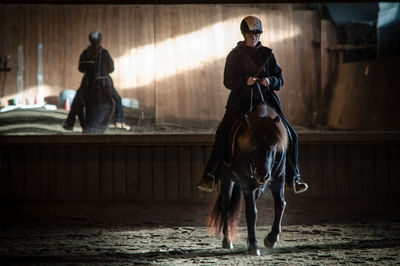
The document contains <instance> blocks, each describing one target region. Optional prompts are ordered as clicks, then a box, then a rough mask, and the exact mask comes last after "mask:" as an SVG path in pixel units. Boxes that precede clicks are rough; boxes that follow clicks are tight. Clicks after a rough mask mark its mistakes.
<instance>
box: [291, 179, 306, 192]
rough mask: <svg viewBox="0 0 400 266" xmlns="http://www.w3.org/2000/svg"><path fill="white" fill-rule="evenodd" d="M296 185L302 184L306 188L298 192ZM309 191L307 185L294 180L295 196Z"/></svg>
mask: <svg viewBox="0 0 400 266" xmlns="http://www.w3.org/2000/svg"><path fill="white" fill-rule="evenodd" d="M296 183H299V184H302V185H304V187H303V188H302V189H299V190H297V187H296ZM307 190H308V185H307V183H305V182H301V181H300V180H296V179H294V180H293V192H294V194H300V193H303V192H306V191H307Z"/></svg>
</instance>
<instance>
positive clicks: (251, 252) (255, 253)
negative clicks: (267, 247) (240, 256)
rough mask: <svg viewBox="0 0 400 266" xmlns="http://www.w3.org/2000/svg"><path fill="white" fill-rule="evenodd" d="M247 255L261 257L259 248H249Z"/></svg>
mask: <svg viewBox="0 0 400 266" xmlns="http://www.w3.org/2000/svg"><path fill="white" fill-rule="evenodd" d="M247 253H248V254H249V255H252V256H260V255H261V253H260V249H259V248H249V251H248V252H247Z"/></svg>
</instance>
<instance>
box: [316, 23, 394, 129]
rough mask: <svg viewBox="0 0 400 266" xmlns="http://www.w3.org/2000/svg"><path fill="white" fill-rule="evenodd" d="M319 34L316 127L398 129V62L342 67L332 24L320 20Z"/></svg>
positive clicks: (341, 53)
mask: <svg viewBox="0 0 400 266" xmlns="http://www.w3.org/2000/svg"><path fill="white" fill-rule="evenodd" d="M321 33H322V36H321V47H322V49H321V66H322V68H321V71H322V83H321V106H320V111H319V114H320V115H321V117H320V121H319V123H320V124H321V125H325V126H328V127H331V128H342V129H362V130H365V129H387V130H391V129H392V130H393V129H395V130H397V129H399V128H400V119H398V118H397V114H398V111H397V105H398V99H399V98H400V91H399V90H398V87H399V86H398V82H397V78H396V77H397V75H398V70H397V69H398V66H399V63H400V58H399V57H395V58H385V59H382V58H377V59H375V60H363V61H359V62H349V63H343V52H342V50H340V49H337V47H338V41H337V38H336V32H335V28H334V25H333V23H332V22H331V21H328V20H321ZM335 47H336V48H335Z"/></svg>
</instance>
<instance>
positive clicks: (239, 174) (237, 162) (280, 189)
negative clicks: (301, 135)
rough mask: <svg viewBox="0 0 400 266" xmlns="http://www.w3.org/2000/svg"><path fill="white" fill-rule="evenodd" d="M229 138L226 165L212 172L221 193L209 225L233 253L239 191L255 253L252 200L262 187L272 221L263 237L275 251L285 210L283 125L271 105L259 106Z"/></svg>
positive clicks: (251, 249) (251, 251)
mask: <svg viewBox="0 0 400 266" xmlns="http://www.w3.org/2000/svg"><path fill="white" fill-rule="evenodd" d="M228 139H229V142H230V144H229V145H228V146H230V147H231V148H229V150H230V162H229V163H227V162H226V161H224V162H223V163H222V164H220V166H219V167H218V169H217V170H216V175H217V176H218V177H219V180H220V193H219V196H218V198H217V201H216V202H215V205H214V208H213V210H212V212H211V213H210V215H209V217H208V227H209V229H210V231H211V232H214V233H216V234H217V235H218V234H220V233H221V231H222V233H223V241H222V247H223V248H227V249H232V248H233V244H232V240H233V237H234V235H235V232H236V229H237V222H238V218H239V212H240V205H241V201H242V197H241V192H243V198H244V202H245V214H246V222H247V232H248V239H247V243H248V253H249V254H251V255H260V249H259V248H258V245H257V238H256V219H257V207H256V201H257V199H258V198H259V196H260V194H261V193H262V192H263V191H264V190H265V189H266V187H267V186H268V187H269V189H270V190H271V192H272V196H273V199H274V210H275V219H274V222H273V225H272V229H271V232H270V233H269V234H268V235H267V236H266V237H265V239H264V244H265V246H266V247H269V248H274V247H275V246H276V243H277V242H278V240H279V233H280V232H281V220H282V217H283V213H284V209H285V206H286V202H285V198H284V187H285V164H286V149H287V145H288V144H287V143H288V135H287V131H286V127H285V126H284V124H283V123H282V120H281V119H280V117H279V115H278V114H277V113H276V111H275V110H274V109H273V108H272V107H270V106H268V105H267V104H266V103H261V104H259V105H257V106H256V108H255V110H254V111H253V112H252V113H250V114H249V115H245V116H244V117H243V118H241V119H238V120H237V121H236V122H234V123H233V126H232V127H231V129H230V133H229V137H228Z"/></svg>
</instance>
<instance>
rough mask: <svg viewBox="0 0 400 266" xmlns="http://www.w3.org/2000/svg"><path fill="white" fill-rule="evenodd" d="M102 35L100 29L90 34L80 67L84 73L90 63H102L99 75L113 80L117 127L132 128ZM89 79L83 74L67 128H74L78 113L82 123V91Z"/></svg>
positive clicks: (65, 127) (65, 126)
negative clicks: (111, 74) (102, 42)
mask: <svg viewBox="0 0 400 266" xmlns="http://www.w3.org/2000/svg"><path fill="white" fill-rule="evenodd" d="M101 39H102V35H101V33H100V32H99V31H94V32H91V33H90V34H89V41H90V44H91V45H90V46H89V47H88V48H86V49H85V50H84V51H83V52H82V54H81V56H80V57H79V66H78V69H79V71H80V72H82V73H84V74H85V73H86V71H87V70H88V64H100V66H99V69H98V71H99V73H97V74H98V75H99V76H104V77H107V78H108V80H109V81H111V96H112V98H113V99H114V101H115V112H116V115H115V127H117V128H121V129H126V130H130V127H129V126H127V125H126V124H125V119H124V111H123V108H122V100H121V96H119V94H118V92H117V91H116V90H115V88H114V83H113V81H112V79H111V77H110V75H109V73H112V72H113V71H114V61H113V60H112V58H111V56H110V54H109V53H108V51H107V50H106V49H104V48H103V47H102V46H101V45H100V43H101ZM87 83H88V79H87V77H86V75H84V76H83V78H82V82H81V86H80V87H79V89H78V91H77V93H76V95H75V98H74V100H73V101H72V104H71V111H70V112H69V114H68V117H67V119H66V120H65V123H64V125H63V128H64V129H65V130H72V129H73V127H74V124H75V116H76V115H78V117H79V121H80V123H81V126H83V125H82V122H83V120H82V118H83V107H84V102H83V98H82V95H81V93H82V92H81V91H82V89H83V88H84V87H86V86H88V84H87Z"/></svg>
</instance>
